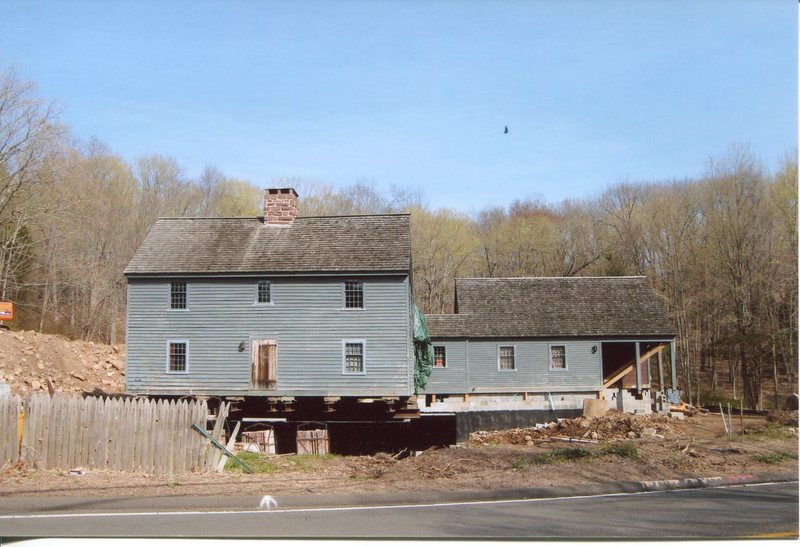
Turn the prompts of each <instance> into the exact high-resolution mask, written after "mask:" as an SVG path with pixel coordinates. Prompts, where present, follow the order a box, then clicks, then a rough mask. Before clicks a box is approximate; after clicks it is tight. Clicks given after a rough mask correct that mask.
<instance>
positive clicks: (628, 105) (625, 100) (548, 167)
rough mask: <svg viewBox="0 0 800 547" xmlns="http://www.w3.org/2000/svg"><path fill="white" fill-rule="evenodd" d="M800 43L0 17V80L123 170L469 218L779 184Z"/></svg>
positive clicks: (265, 4)
mask: <svg viewBox="0 0 800 547" xmlns="http://www.w3.org/2000/svg"><path fill="white" fill-rule="evenodd" d="M797 27H798V15H797V3H796V2H794V1H793V0H780V1H771V0H749V1H736V0H725V1H722V0H719V1H703V0H692V1H680V0H674V1H657V0H650V1H645V0H639V1H636V0H625V1H612V0H592V1H569V0H567V1H555V0H552V1H534V0H528V1H525V0H515V1H502V0H491V1H489V0H486V1H481V0H449V1H444V0H439V1H436V0H433V1H421V0H420V1H415V0H394V1H378V0H325V1H291V2H290V1H287V2H282V1H266V0H262V1H256V0H250V1H225V2H222V1H215V2H208V1H207V2H203V1H193V2H182V1H155V2H148V1H129V2H122V1H114V2H101V1H100V0H97V1H84V2H79V1H71V0H60V1H54V2H40V1H35V0H19V1H17V0H0V67H2V66H8V65H14V66H15V67H16V69H17V70H18V71H19V72H20V73H22V74H23V75H24V76H25V77H27V78H29V79H31V80H34V81H35V82H37V83H38V85H39V93H40V94H41V95H42V96H44V97H46V98H49V99H55V100H56V101H57V102H58V104H59V107H60V109H61V119H62V121H64V122H65V123H66V124H67V125H68V126H69V127H70V128H71V130H72V132H73V134H74V135H76V136H77V137H78V138H79V139H82V140H88V139H89V138H92V137H96V138H98V139H100V140H101V141H103V142H105V143H106V144H107V145H108V146H109V147H110V148H111V149H112V150H113V151H114V152H115V153H117V154H119V155H121V156H122V157H123V158H125V159H126V160H128V161H132V160H134V159H135V158H136V157H139V156H142V155H146V154H154V153H158V154H164V155H168V156H172V157H174V158H176V159H177V160H178V162H179V163H180V164H181V165H182V166H183V167H184V169H185V171H186V174H187V175H188V176H194V177H196V176H198V175H199V174H200V172H201V171H202V169H203V167H204V166H206V165H214V166H216V167H217V168H218V169H220V170H222V171H223V172H224V173H225V174H226V175H227V176H230V177H235V178H241V179H246V180H249V181H251V182H252V183H254V184H256V185H259V186H269V185H270V183H271V182H273V183H274V182H275V181H277V180H280V179H285V178H290V177H298V178H302V179H308V180H314V181H319V182H325V183H329V184H332V185H334V186H337V187H338V186H343V185H348V184H352V183H355V182H369V183H373V184H375V185H376V186H377V187H378V188H379V189H384V190H386V189H388V188H389V187H390V186H392V185H394V186H398V187H404V188H409V189H415V190H421V191H422V192H423V193H424V196H425V197H426V200H427V203H428V205H429V206H431V207H433V208H439V207H450V208H455V209H459V210H461V211H464V212H475V211H477V210H479V209H482V208H484V207H486V206H504V205H508V204H509V203H510V202H511V201H513V200H514V199H518V198H524V197H532V198H538V199H542V200H544V201H548V202H553V203H555V202H559V201H561V200H563V199H572V198H585V197H593V196H596V195H599V194H600V193H601V192H602V191H603V190H604V189H606V188H607V187H608V186H610V185H611V184H614V183H616V182H621V181H654V180H667V179H682V178H685V177H695V176H700V175H702V173H703V171H704V168H705V164H706V161H707V160H708V158H709V157H711V156H719V155H722V154H724V152H725V150H726V148H727V147H728V146H729V145H731V144H732V143H747V144H749V145H750V148H751V150H752V152H754V153H755V154H756V155H758V156H759V157H760V158H761V159H762V161H763V163H764V165H765V167H766V168H767V169H769V170H775V169H777V168H778V166H779V164H780V162H781V160H782V158H783V157H784V156H785V154H786V153H788V152H790V151H794V150H796V149H797V135H798V131H797V129H798V128H797V119H798V113H797V101H798V99H797V97H798V88H797V74H798V65H797V62H798V60H797V52H798V36H797V32H798V31H797ZM505 126H508V128H509V133H508V134H505V133H504V127H505ZM301 198H302V196H301Z"/></svg>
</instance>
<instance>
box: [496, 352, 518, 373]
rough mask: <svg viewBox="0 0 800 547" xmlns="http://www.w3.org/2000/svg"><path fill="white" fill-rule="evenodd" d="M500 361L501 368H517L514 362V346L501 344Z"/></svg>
mask: <svg viewBox="0 0 800 547" xmlns="http://www.w3.org/2000/svg"><path fill="white" fill-rule="evenodd" d="M499 353H500V355H499V363H498V368H499V369H500V370H516V368H517V367H516V365H515V363H514V346H500V348H499Z"/></svg>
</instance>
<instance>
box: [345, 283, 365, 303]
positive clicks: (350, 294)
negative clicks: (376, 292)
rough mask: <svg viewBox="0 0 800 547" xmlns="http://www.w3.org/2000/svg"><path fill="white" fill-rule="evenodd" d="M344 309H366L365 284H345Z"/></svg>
mask: <svg viewBox="0 0 800 547" xmlns="http://www.w3.org/2000/svg"><path fill="white" fill-rule="evenodd" d="M344 307H345V308H363V307H364V283H363V282H361V281H345V282H344Z"/></svg>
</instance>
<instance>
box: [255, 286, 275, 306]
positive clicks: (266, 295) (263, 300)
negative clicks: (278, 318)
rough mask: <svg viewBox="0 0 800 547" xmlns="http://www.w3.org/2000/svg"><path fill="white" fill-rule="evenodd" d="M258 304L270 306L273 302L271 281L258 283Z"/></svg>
mask: <svg viewBox="0 0 800 547" xmlns="http://www.w3.org/2000/svg"><path fill="white" fill-rule="evenodd" d="M256 302H257V303H259V304H269V303H270V302H272V295H271V294H270V282H269V281H259V282H258V296H257V297H256Z"/></svg>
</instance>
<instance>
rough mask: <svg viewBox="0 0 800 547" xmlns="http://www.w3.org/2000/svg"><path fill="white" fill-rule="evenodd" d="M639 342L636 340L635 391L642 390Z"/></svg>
mask: <svg viewBox="0 0 800 547" xmlns="http://www.w3.org/2000/svg"><path fill="white" fill-rule="evenodd" d="M641 355H642V353H641V349H640V347H639V342H636V391H642V360H641Z"/></svg>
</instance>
